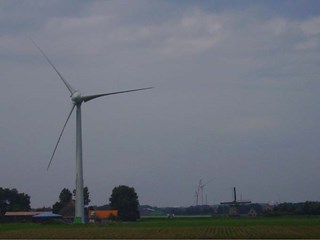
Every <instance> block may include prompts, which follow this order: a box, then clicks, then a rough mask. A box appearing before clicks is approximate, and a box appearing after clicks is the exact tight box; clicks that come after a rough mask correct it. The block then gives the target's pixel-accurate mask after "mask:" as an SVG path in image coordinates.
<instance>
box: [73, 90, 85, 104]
mask: <svg viewBox="0 0 320 240" xmlns="http://www.w3.org/2000/svg"><path fill="white" fill-rule="evenodd" d="M71 99H72V101H73V102H74V103H75V104H81V103H82V102H83V98H82V96H81V93H80V92H78V91H76V92H74V93H73V94H72V95H71Z"/></svg>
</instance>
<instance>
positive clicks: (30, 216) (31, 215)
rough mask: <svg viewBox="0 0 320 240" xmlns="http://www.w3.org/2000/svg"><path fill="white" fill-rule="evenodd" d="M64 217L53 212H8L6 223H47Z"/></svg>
mask: <svg viewBox="0 0 320 240" xmlns="http://www.w3.org/2000/svg"><path fill="white" fill-rule="evenodd" d="M61 218H62V216H61V215H58V214H54V213H52V212H6V213H5V215H4V219H5V221H6V222H46V221H48V220H52V219H61Z"/></svg>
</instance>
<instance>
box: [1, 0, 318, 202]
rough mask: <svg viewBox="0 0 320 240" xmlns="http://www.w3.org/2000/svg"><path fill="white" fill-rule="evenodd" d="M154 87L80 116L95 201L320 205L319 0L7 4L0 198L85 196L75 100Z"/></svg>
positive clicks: (11, 0)
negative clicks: (78, 175)
mask: <svg viewBox="0 0 320 240" xmlns="http://www.w3.org/2000/svg"><path fill="white" fill-rule="evenodd" d="M30 38H32V39H34V40H35V41H36V42H37V43H38V45H39V46H40V47H41V48H42V49H43V50H44V51H45V52H46V54H47V55H48V56H49V58H50V59H51V61H52V62H53V63H54V64H55V66H56V67H57V68H58V69H59V71H60V72H61V73H62V75H63V76H64V77H65V78H66V79H67V80H68V81H69V82H70V84H71V85H72V86H73V87H74V88H76V89H79V90H80V91H81V92H82V93H83V94H96V93H105V92H112V91H121V90H127V89H132V88H141V87H149V86H153V87H155V88H154V89H152V90H148V91H141V92H136V93H127V94H121V95H115V96H109V97H105V98H99V99H97V100H95V101H91V102H88V103H86V104H83V106H82V114H83V115H82V117H83V119H82V121H83V158H84V182H85V185H86V186H88V187H89V191H90V194H91V200H92V202H91V203H92V204H94V205H100V204H105V203H107V202H108V199H109V197H110V194H111V191H112V189H113V187H115V186H118V185H122V184H125V185H129V186H132V187H134V188H135V189H136V191H137V193H138V195H139V200H140V203H141V204H150V205H154V206H189V205H191V204H194V202H195V196H194V195H195V190H196V187H197V185H198V182H199V180H200V179H203V181H204V182H206V181H210V182H209V184H208V185H207V186H206V187H205V188H204V195H206V196H207V201H208V204H216V203H219V202H221V201H228V200H231V199H232V188H233V187H234V186H235V187H237V190H238V195H242V198H243V199H250V200H251V201H254V202H269V201H275V202H277V201H280V202H283V201H293V202H298V201H305V200H317V201H319V200H320V192H319V182H320V174H319V170H320V107H319V106H320V2H319V1H312V0H309V1H303V0H299V1H294V0H290V1H289V0H288V1H286V0H283V1H272V0H271V1H256V0H255V1H209V0H208V1H177V0H176V1H173V0H162V1H160V0H158V1H157V0H151V1H150V0H136V1H132V0H120V1H15V0H8V1H4V0H2V1H0V72H1V75H0V86H1V87H0V106H1V108H0V116H1V117H0V164H1V165H0V183H1V186H0V187H7V188H17V189H18V191H20V192H25V193H27V194H29V195H30V196H31V205H32V206H33V207H42V206H51V205H52V204H53V203H54V202H56V201H57V200H58V195H59V193H60V191H61V190H62V188H64V187H67V188H69V189H73V188H74V185H75V115H73V116H72V117H71V119H70V122H69V123H68V125H67V128H66V130H65V133H64V135H63V138H62V140H61V142H60V145H59V148H58V150H57V152H56V155H55V158H54V161H53V163H52V165H51V168H50V169H49V171H47V170H46V167H47V165H48V162H49V159H50V156H51V154H52V151H53V148H54V145H55V143H56V141H57V139H58V136H59V133H60V131H61V129H62V126H63V124H64V122H65V120H66V118H67V115H68V113H69V111H70V109H71V101H70V98H69V92H68V90H67V89H66V88H65V86H64V85H63V83H62V82H61V80H60V79H59V77H58V76H57V74H56V73H55V72H54V71H53V69H52V68H51V67H50V66H49V65H48V64H47V62H46V60H45V59H44V58H43V56H41V54H40V53H39V51H38V50H37V49H36V48H35V47H34V45H33V44H32V42H31V40H30Z"/></svg>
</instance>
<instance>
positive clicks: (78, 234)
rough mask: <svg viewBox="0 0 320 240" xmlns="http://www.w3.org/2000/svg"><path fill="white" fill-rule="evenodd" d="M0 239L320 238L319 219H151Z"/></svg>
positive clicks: (10, 228) (14, 231)
mask: <svg viewBox="0 0 320 240" xmlns="http://www.w3.org/2000/svg"><path fill="white" fill-rule="evenodd" d="M0 238H17V239H19V238H29V239H39V238H48V239H52V238H55V239H59V238H73V239H75V238H76V239H81V238H82V239H84V238H86V239H99V238H100V239H103V238H104V239H134V238H135V239H187V238H188V239H199V238H202V239H205V238H211V239H214V238H228V239H230V238H320V218H317V217H300V218H299V217H293V218H292V217H286V218H278V217H277V218H254V219H251V218H237V219H234V218H175V219H166V218H152V219H141V220H140V221H137V222H129V223H124V222H121V223H117V222H116V223H105V224H85V225H74V224H32V223H22V224H1V225H0Z"/></svg>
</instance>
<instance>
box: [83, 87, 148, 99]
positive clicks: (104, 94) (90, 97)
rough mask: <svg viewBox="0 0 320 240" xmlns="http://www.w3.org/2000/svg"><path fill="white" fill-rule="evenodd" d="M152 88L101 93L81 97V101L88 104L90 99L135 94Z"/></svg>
mask: <svg viewBox="0 0 320 240" xmlns="http://www.w3.org/2000/svg"><path fill="white" fill-rule="evenodd" d="M151 88H153V87H147V88H138V89H132V90H126V91H120V92H111V93H103V94H96V95H88V96H83V97H82V100H83V101H84V102H88V101H90V100H92V99H95V98H98V97H103V96H108V95H114V94H120V93H127V92H135V91H141V90H147V89H151Z"/></svg>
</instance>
